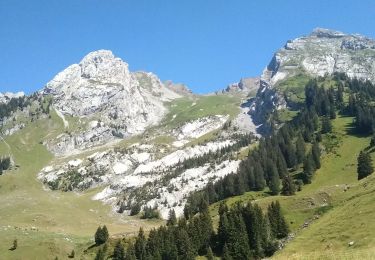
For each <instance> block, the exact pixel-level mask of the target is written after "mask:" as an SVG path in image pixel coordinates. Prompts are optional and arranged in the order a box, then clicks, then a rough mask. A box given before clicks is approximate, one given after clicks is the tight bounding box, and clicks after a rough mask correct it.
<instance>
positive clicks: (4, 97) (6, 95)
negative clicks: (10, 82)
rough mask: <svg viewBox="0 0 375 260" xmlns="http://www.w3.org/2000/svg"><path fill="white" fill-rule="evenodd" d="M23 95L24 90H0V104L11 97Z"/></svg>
mask: <svg viewBox="0 0 375 260" xmlns="http://www.w3.org/2000/svg"><path fill="white" fill-rule="evenodd" d="M23 96H25V93H24V92H17V93H12V92H5V93H1V92H0V104H1V103H8V101H9V100H11V99H12V98H20V97H23Z"/></svg>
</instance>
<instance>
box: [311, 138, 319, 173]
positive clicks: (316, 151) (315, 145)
mask: <svg viewBox="0 0 375 260" xmlns="http://www.w3.org/2000/svg"><path fill="white" fill-rule="evenodd" d="M311 153H312V157H313V160H314V165H315V169H320V148H319V143H318V142H314V143H313V145H312V148H311Z"/></svg>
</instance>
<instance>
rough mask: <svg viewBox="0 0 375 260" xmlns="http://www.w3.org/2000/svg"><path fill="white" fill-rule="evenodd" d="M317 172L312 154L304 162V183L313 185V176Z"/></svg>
mask: <svg viewBox="0 0 375 260" xmlns="http://www.w3.org/2000/svg"><path fill="white" fill-rule="evenodd" d="M314 170H315V163H314V159H313V156H312V154H311V153H309V154H308V155H307V156H306V157H305V160H304V161H303V172H302V181H303V183H305V184H309V183H311V179H312V175H313V173H314Z"/></svg>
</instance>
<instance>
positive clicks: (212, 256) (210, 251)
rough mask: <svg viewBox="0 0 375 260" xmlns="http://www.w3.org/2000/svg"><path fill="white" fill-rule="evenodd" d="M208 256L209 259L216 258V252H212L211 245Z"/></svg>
mask: <svg viewBox="0 0 375 260" xmlns="http://www.w3.org/2000/svg"><path fill="white" fill-rule="evenodd" d="M206 257H207V260H214V259H215V256H214V253H213V252H212V249H211V247H210V246H209V247H208V249H207V256H206Z"/></svg>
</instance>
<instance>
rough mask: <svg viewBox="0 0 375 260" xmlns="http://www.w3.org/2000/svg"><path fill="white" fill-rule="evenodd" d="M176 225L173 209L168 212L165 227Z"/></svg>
mask: <svg viewBox="0 0 375 260" xmlns="http://www.w3.org/2000/svg"><path fill="white" fill-rule="evenodd" d="M176 224H177V218H176V213H175V211H174V209H171V210H170V211H169V216H168V220H167V226H174V225H176Z"/></svg>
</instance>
